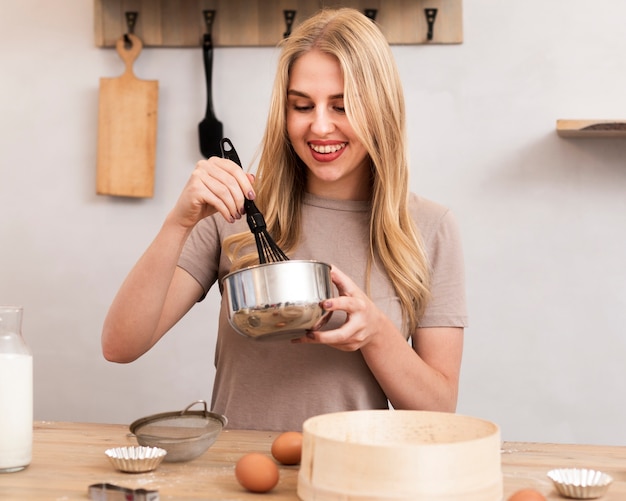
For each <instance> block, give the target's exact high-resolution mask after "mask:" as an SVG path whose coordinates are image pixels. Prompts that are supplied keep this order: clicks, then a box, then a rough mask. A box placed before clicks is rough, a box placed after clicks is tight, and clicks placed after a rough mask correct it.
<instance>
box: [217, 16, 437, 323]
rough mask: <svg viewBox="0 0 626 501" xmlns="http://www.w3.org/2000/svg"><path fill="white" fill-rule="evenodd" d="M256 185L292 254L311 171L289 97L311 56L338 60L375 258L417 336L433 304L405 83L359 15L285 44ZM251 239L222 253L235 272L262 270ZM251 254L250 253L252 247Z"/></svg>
mask: <svg viewBox="0 0 626 501" xmlns="http://www.w3.org/2000/svg"><path fill="white" fill-rule="evenodd" d="M281 48H282V51H281V55H280V59H279V62H278V71H277V74H276V79H275V81H274V88H273V92H272V97H271V101H270V108H269V114H268V119H267V126H266V129H265V134H264V137H263V142H262V147H261V156H260V159H259V166H258V170H257V183H256V185H255V189H256V193H257V198H256V200H255V202H256V203H257V205H258V207H259V209H260V210H261V211H262V213H263V215H264V216H265V220H266V222H267V226H268V230H269V231H270V233H271V234H272V236H273V238H274V240H276V242H277V244H278V245H279V246H280V247H281V248H282V249H283V250H284V251H285V252H287V253H289V251H291V250H293V249H294V248H295V247H296V246H297V244H298V241H299V237H300V234H301V231H302V227H301V206H302V199H303V196H304V192H305V189H306V166H305V165H304V164H303V163H302V161H301V160H300V159H299V158H298V156H297V155H296V153H295V151H294V149H293V147H292V146H291V143H290V140H289V137H288V136H287V125H286V115H287V90H288V85H289V73H290V70H291V67H292V66H293V63H294V62H295V61H296V59H298V57H300V56H302V55H303V54H305V53H306V52H308V51H311V50H313V49H315V50H319V51H321V52H323V53H326V54H330V55H332V56H334V57H336V58H337V60H338V61H339V64H340V66H341V69H342V72H343V78H344V106H345V108H346V116H347V117H348V120H349V121H350V124H351V125H352V127H353V128H354V130H355V132H356V134H357V136H358V138H359V140H360V141H361V143H362V144H363V145H364V147H365V148H366V150H367V152H368V154H369V157H370V161H371V169H372V176H371V183H372V186H371V207H372V210H371V222H370V257H369V259H368V263H367V277H368V278H367V284H368V289H369V276H370V273H371V268H372V265H373V263H375V262H376V261H377V260H378V261H379V262H380V263H381V264H382V266H383V268H384V269H385V271H386V272H387V274H388V276H389V279H390V280H391V282H392V284H393V287H394V289H395V291H396V293H397V295H398V297H399V299H400V302H401V305H402V311H403V315H404V320H405V323H406V324H407V325H408V327H409V332H414V330H415V329H416V328H417V326H418V324H419V318H420V316H421V314H422V313H423V310H424V307H425V305H426V303H427V301H428V299H429V297H430V293H429V279H430V273H429V266H428V261H427V258H426V255H425V252H424V248H423V244H422V242H421V238H420V236H419V234H418V231H417V229H416V228H415V226H414V224H413V221H412V219H411V217H410V214H409V208H408V195H409V191H408V190H409V188H408V186H409V168H408V164H407V158H406V117H405V107H404V96H403V92H402V85H401V83H400V77H399V74H398V70H397V68H396V65H395V62H394V58H393V55H392V53H391V49H390V47H389V44H388V43H387V41H386V39H385V38H384V36H383V35H382V33H381V32H380V30H379V29H378V27H377V26H376V25H375V23H374V22H373V21H372V20H370V19H369V18H367V17H366V16H364V15H363V14H361V13H360V12H358V11H356V10H354V9H350V8H342V9H337V10H322V11H321V12H319V13H318V14H317V15H315V16H313V17H311V18H310V19H308V20H306V21H304V22H303V23H302V24H300V25H299V26H298V27H296V29H295V30H294V31H293V33H292V34H291V35H290V36H289V37H288V38H286V39H285V40H283V41H282V42H281ZM252 240H253V236H252V234H251V233H250V232H245V233H242V234H238V235H233V236H232V237H230V238H228V239H227V240H226V241H225V242H224V245H225V247H226V248H227V249H228V252H229V255H230V256H231V259H233V268H241V267H244V266H249V265H251V264H254V263H255V262H258V256H257V254H256V251H255V252H251V249H253V248H254V247H253V242H252ZM251 246H252V247H251Z"/></svg>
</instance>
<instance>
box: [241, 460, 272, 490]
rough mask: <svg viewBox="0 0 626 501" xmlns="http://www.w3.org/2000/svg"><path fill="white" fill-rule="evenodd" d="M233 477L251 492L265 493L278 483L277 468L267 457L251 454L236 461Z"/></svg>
mask: <svg viewBox="0 0 626 501" xmlns="http://www.w3.org/2000/svg"><path fill="white" fill-rule="evenodd" d="M235 477H237V480H238V482H239V483H240V484H241V485H242V486H243V487H245V488H246V489H248V490H249V491H251V492H267V491H269V490H271V489H273V488H274V486H275V485H276V484H277V483H278V467H277V466H276V463H274V461H272V459H271V458H270V457H269V456H266V455H264V454H260V453H258V452H251V453H249V454H246V455H245V456H242V457H241V458H239V461H237V464H236V465H235Z"/></svg>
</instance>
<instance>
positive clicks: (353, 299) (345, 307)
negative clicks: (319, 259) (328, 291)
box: [294, 266, 387, 351]
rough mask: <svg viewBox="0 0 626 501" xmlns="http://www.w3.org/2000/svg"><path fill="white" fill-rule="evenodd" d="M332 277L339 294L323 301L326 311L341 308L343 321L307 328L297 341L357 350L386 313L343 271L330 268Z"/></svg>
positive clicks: (363, 344)
mask: <svg viewBox="0 0 626 501" xmlns="http://www.w3.org/2000/svg"><path fill="white" fill-rule="evenodd" d="M330 273H331V280H332V281H333V283H334V284H335V285H336V286H337V290H338V291H339V296H338V297H334V298H331V299H328V300H326V301H324V302H323V308H324V309H325V310H326V311H330V312H333V311H344V312H345V313H346V315H347V318H346V322H345V323H344V324H343V325H341V326H340V327H338V328H337V329H332V330H324V331H321V330H317V331H308V332H307V334H306V336H303V337H301V338H298V339H296V340H294V342H297V343H317V344H327V345H329V346H333V347H334V348H337V349H339V350H343V351H356V350H359V349H361V348H363V347H364V346H365V345H367V344H369V343H370V342H371V341H372V340H373V338H374V336H376V335H378V333H380V331H381V327H382V325H383V324H384V323H385V320H386V318H387V317H386V315H385V314H384V313H383V312H382V311H381V310H380V309H378V307H377V306H376V305H375V304H374V303H373V301H372V300H371V299H370V298H369V297H368V296H367V295H366V294H365V292H363V291H362V290H361V289H360V288H359V287H358V286H357V285H356V284H355V283H354V282H353V281H352V280H351V279H350V278H349V277H348V276H347V275H346V274H345V273H343V272H342V271H341V270H339V269H338V268H336V267H335V266H333V267H332V269H331V272H330Z"/></svg>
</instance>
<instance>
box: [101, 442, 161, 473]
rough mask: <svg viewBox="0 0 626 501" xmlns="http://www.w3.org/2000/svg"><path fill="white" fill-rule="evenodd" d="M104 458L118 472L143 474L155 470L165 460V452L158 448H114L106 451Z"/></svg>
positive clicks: (139, 446)
mask: <svg viewBox="0 0 626 501" xmlns="http://www.w3.org/2000/svg"><path fill="white" fill-rule="evenodd" d="M104 453H105V454H106V456H107V457H108V458H109V461H111V464H112V465H113V466H114V467H115V468H116V469H118V470H120V471H123V472H127V473H144V472H147V471H152V470H154V469H156V467H157V466H159V464H161V461H163V459H164V458H165V455H166V454H167V451H166V450H165V449H161V448H159V447H144V446H141V445H138V446H131V447H115V448H113V449H107V450H106V451H105V452H104Z"/></svg>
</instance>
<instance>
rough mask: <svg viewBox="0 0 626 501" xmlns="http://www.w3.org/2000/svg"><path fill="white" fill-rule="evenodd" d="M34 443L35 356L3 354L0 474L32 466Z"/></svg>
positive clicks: (0, 355)
mask: <svg viewBox="0 0 626 501" xmlns="http://www.w3.org/2000/svg"><path fill="white" fill-rule="evenodd" d="M32 444H33V357H32V355H30V354H22V353H17V354H14V353H0V472H11V471H18V470H21V469H22V468H24V467H25V466H27V465H28V464H30V461H31V458H32Z"/></svg>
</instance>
